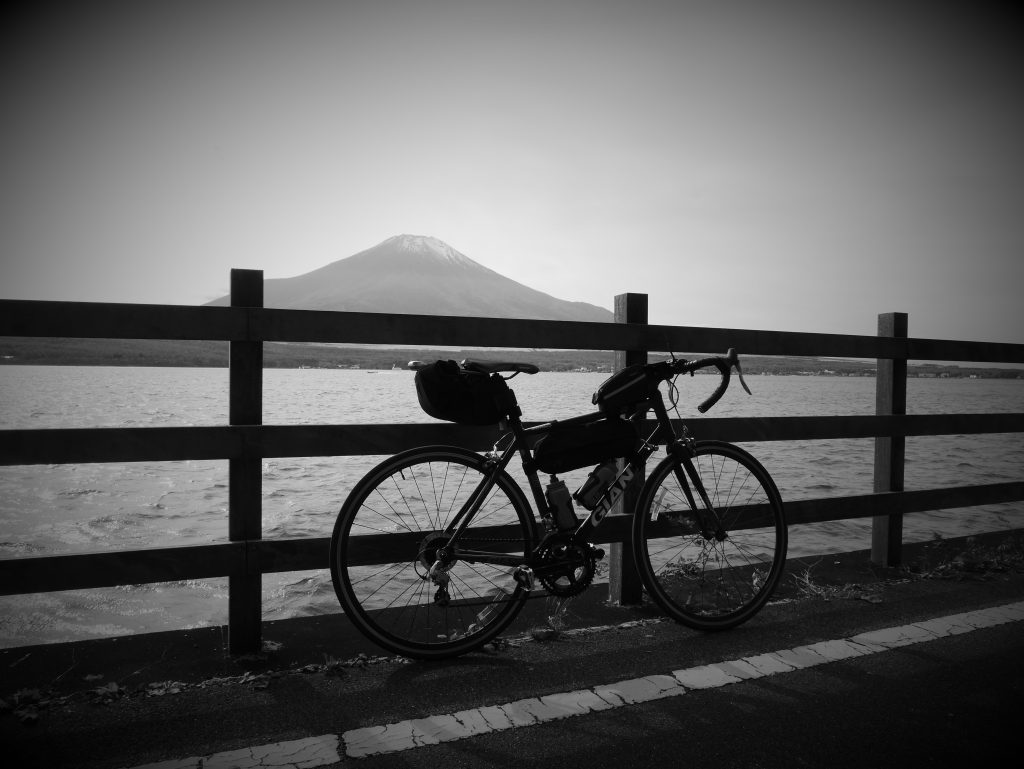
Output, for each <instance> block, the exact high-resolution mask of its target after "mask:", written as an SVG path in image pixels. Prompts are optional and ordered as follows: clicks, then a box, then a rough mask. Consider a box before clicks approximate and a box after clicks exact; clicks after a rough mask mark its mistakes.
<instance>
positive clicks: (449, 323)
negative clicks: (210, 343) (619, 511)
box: [0, 270, 1024, 654]
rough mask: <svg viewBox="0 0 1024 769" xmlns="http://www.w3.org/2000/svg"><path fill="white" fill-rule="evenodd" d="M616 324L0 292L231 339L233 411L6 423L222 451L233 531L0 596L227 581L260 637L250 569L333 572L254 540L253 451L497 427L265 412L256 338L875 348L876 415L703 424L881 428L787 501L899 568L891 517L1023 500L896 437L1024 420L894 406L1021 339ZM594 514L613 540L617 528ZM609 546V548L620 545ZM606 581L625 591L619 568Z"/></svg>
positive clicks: (420, 441) (18, 565) (136, 451)
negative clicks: (931, 470) (917, 381)
mask: <svg viewBox="0 0 1024 769" xmlns="http://www.w3.org/2000/svg"><path fill="white" fill-rule="evenodd" d="M615 309H616V321H617V322H616V323H614V324H608V323H572V322H563V321H540V320H505V319H495V318H472V319H467V318H457V317H434V316H421V315H392V314H376V313H352V312H319V311H304V310H280V309H271V308H265V307H263V273H262V272H261V271H257V270H232V273H231V306H229V307H186V306H167V305H138V304H106V303H78V302H40V301H15V300H0V336H12V337H73V338H110V339H201V340H220V341H225V340H226V341H228V342H230V364H229V365H230V409H229V420H228V421H229V424H228V425H226V426H219V427H153V428H90V429H48V430H3V431H0V464H2V465H28V464H61V463H87V462H131V461H174V460H188V459H227V460H229V515H228V522H227V523H228V534H229V541H228V542H226V543H221V544H213V545H202V546H193V547H168V548H149V549H142V550H132V551H118V552H97V553H85V554H76V555H57V556H47V557H34V558H13V559H4V560H0V594H3V595H13V594H23V593H36V592H45V591H54V590H73V589H85V588H98V587H108V586H114V585H127V584H140V583H151V582H165V581H177V580H187V579H206V578H212V577H223V576H227V577H228V579H229V599H228V626H229V638H230V642H229V645H230V650H231V652H232V653H236V654H237V653H245V652H249V651H253V650H256V649H259V647H260V644H261V622H262V616H261V612H262V604H261V583H262V575H263V574H266V573H273V572H285V571H301V570H312V569H323V568H327V565H328V564H327V551H328V539H327V538H324V537H319V538H301V539H271V540H264V539H263V538H262V513H261V510H262V500H261V496H262V478H261V467H262V459H263V458H264V457H307V456H342V455H367V454H377V455H387V454H392V453H395V452H397V451H400V450H403V449H406V448H411V447H414V446H419V445H424V444H428V443H449V444H458V445H463V446H468V447H471V448H475V449H482V448H489V447H490V445H491V443H492V442H493V439H494V430H493V428H475V427H462V426H458V425H450V424H415V425H395V424H376V425H346V424H341V425H313V426H306V425H302V426H300V425H295V426H291V425H284V426H264V425H262V393H263V357H262V356H263V343H264V342H323V343H350V344H356V343H358V344H389V345H394V346H403V345H426V346H445V347H449V346H455V347H495V348H501V347H508V348H533V347H545V348H555V349H577V350H615V351H617V352H616V365H617V366H621V365H625V364H626V363H631V362H634V361H640V360H645V359H646V351H647V350H665V349H672V350H679V351H683V350H685V351H690V352H698V351H699V352H706V353H715V352H722V351H724V350H726V349H727V348H729V347H735V348H736V349H737V350H738V351H739V352H740V353H741V355H755V354H756V355H790V356H829V357H848V358H869V359H870V358H873V359H877V360H878V369H877V371H878V373H877V389H876V392H877V409H876V415H875V416H824V417H758V418H718V419H715V418H709V419H704V420H702V421H701V423H700V433H701V434H700V437H701V438H718V439H721V440H729V441H790V440H821V439H831V438H875V487H874V493H872V494H863V495H857V496H847V497H839V498H827V499H812V500H800V501H791V502H787V505H786V509H787V514H788V518H789V522H790V524H791V525H800V524H805V523H814V522H820V521H833V520H841V519H849V518H864V517H871V518H873V519H874V524H873V541H872V557H873V558H874V559H875V560H876V561H877V562H879V563H886V564H895V563H898V562H899V557H900V547H901V542H900V532H901V521H902V516H903V515H904V514H906V513H914V512H923V511H928V510H936V509H946V508H957V507H968V506H974V505H987V504H994V503H1001V502H1015V501H1021V500H1024V480H1022V481H1014V482H1007V483H992V484H982V485H972V486H960V487H954V488H942V489H925V490H916V491H904V490H903V451H904V442H905V439H906V437H907V436H920V435H952V434H972V433H1019V432H1024V414H1021V413H1013V414H943V415H921V416H917V415H910V416H908V415H906V413H905V411H906V375H907V360H908V359H909V360H940V361H976V362H990V363H995V362H1002V363H1024V345H1021V344H1003V343H986V342H959V341H944V340H933V339H913V338H907V316H906V315H904V314H902V313H891V314H886V315H882V316H879V331H878V336H848V335H838V334H814V333H790V332H777V331H756V330H738V329H717V328H691V327H679V326H654V325H650V324H648V323H647V297H646V295H642V294H623V295H621V296H619V297H616V304H615ZM612 521H613V518H609V519H608V520H607V521H606V525H605V526H603V527H602V529H601V530H599V531H601V532H602V533H603V541H604V542H612V543H615V542H616V541H621V539H622V537H623V535H624V534H625V533H626V528H625V527H624V526H623V525H621V524H620V525H617V526H616V525H612V526H608V525H607V524H608V523H610V522H612ZM622 551H623V548H621V547H613V548H612V551H611V554H610V558H612V560H613V562H614V561H615V559H618V558H620V557H622V556H623V552H622ZM614 573H617V574H621V575H623V576H622V578H621V580H620V579H617V578H613V580H612V590H613V591H622V595H625V594H626V593H632V592H634V591H635V583H632V586H631V580H630V579H629V575H630V573H631V572H630V570H629V567H628V566H626V567H625V568H618V569H616V571H615V572H614Z"/></svg>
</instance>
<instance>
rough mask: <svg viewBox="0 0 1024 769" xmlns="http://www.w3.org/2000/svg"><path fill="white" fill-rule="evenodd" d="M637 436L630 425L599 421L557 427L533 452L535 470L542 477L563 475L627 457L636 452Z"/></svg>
mask: <svg viewBox="0 0 1024 769" xmlns="http://www.w3.org/2000/svg"><path fill="white" fill-rule="evenodd" d="M639 443H640V436H639V434H638V433H637V430H636V427H635V426H634V425H633V423H632V422H627V421H625V420H623V419H617V418H613V419H602V420H600V421H597V422H589V423H587V424H583V425H565V426H563V427H559V426H556V427H554V428H553V429H552V430H551V432H550V433H548V434H547V435H545V436H544V437H543V438H541V439H540V440H539V441H537V445H536V446H535V448H534V454H533V458H534V461H536V463H537V468H538V469H539V470H540V471H541V472H545V473H565V472H568V471H569V470H577V469H579V468H581V467H588V466H590V465H596V464H598V463H600V462H604V461H605V460H606V459H614V458H617V457H626V456H629V455H630V454H632V453H633V452H634V451H636V450H637V448H638V446H639Z"/></svg>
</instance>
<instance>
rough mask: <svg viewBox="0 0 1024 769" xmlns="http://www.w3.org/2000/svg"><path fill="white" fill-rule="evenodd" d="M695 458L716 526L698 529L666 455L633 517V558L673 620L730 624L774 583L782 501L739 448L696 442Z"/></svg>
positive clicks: (782, 532)
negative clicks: (705, 530)
mask: <svg viewBox="0 0 1024 769" xmlns="http://www.w3.org/2000/svg"><path fill="white" fill-rule="evenodd" d="M692 461H693V464H694V467H695V468H696V472H697V474H698V476H699V477H700V479H701V483H702V484H703V486H704V488H705V490H706V491H707V495H708V499H709V501H710V502H711V504H712V505H713V507H714V513H715V514H717V520H718V521H719V522H720V525H721V531H717V532H715V531H710V532H701V531H699V529H700V526H699V525H698V523H699V521H701V520H703V516H702V514H701V511H694V510H692V509H691V508H690V506H689V503H688V502H687V495H686V494H685V493H684V492H683V489H682V488H681V486H680V481H679V478H680V477H684V478H688V477H689V476H688V475H687V473H686V472H685V470H682V471H681V472H680V471H677V469H676V468H675V466H674V464H673V462H674V460H665V461H663V462H662V463H661V464H659V465H658V467H657V468H656V469H655V470H654V472H653V473H652V474H651V477H650V480H649V481H648V483H647V485H646V486H645V487H644V491H643V493H642V497H641V508H640V509H639V510H638V511H637V517H636V520H635V521H634V540H635V541H634V551H635V554H636V557H637V563H638V565H639V567H640V569H641V573H642V575H643V577H644V582H645V585H646V586H647V588H648V591H649V592H650V593H651V595H652V597H653V598H654V599H655V601H656V602H657V603H658V604H659V605H660V606H661V607H662V608H663V609H665V611H666V612H668V613H669V614H670V615H672V616H673V617H674V618H675V619H677V620H678V621H680V622H683V623H685V624H689V625H691V626H693V627H696V628H699V629H704V630H714V629H724V628H727V627H734V626H735V625H738V624H740V623H741V622H744V621H746V620H747V619H749V618H750V617H751V616H753V615H754V614H755V613H756V612H757V611H758V610H760V608H761V607H762V606H763V605H764V603H765V602H766V601H767V600H768V597H769V596H770V595H771V592H772V590H773V589H774V587H775V585H776V584H777V582H778V579H779V576H780V574H781V571H782V567H783V564H784V562H785V552H786V528H785V521H784V519H783V513H782V504H781V501H780V500H779V498H778V492H777V491H776V490H775V486H774V483H772V481H771V478H770V477H769V476H768V474H767V472H765V471H764V469H763V468H762V467H761V466H760V465H759V464H758V463H757V462H756V460H754V459H753V458H752V457H750V455H749V454H747V453H746V452H745V451H743V450H742V449H739V448H737V447H734V446H730V445H728V444H722V443H716V442H709V443H705V444H698V446H697V451H696V456H695V457H694V458H693V460H692ZM693 498H694V499H695V500H696V501H697V503H698V504H700V497H699V495H697V494H694V496H693ZM713 517H714V516H712V518H713ZM708 520H709V521H710V520H711V519H710V518H709V519H708ZM708 525H710V524H708ZM705 533H706V534H708V538H707V539H705V537H704V536H703V534H705Z"/></svg>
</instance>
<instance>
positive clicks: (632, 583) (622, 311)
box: [608, 294, 647, 604]
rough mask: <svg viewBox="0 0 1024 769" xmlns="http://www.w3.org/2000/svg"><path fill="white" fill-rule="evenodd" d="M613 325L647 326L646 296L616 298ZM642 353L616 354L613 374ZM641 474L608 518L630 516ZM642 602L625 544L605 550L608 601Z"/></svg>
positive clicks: (640, 358) (644, 353)
mask: <svg viewBox="0 0 1024 769" xmlns="http://www.w3.org/2000/svg"><path fill="white" fill-rule="evenodd" d="M615 322H616V323H647V294H619V295H618V296H616V297H615ZM646 362H647V351H646V350H616V351H615V365H614V368H615V370H616V371H619V370H620V369H623V368H625V367H626V366H632V365H633V364H635V363H646ZM643 483H644V476H643V473H637V476H636V477H635V478H634V479H633V481H632V482H631V483H630V484H629V486H628V487H626V490H625V493H623V495H622V497H621V498H620V500H619V502H618V503H617V505H616V506H615V508H614V509H613V510H612V512H611V515H624V514H625V515H632V513H633V509H634V508H635V507H636V502H637V498H638V497H639V496H640V488H641V487H642V486H643ZM642 598H643V584H642V583H641V581H640V574H639V572H637V570H636V561H635V560H634V559H633V551H632V550H631V549H630V547H629V544H628V542H612V543H611V544H610V545H609V548H608V599H609V600H610V601H611V602H612V603H618V604H638V603H640V602H641V600H642Z"/></svg>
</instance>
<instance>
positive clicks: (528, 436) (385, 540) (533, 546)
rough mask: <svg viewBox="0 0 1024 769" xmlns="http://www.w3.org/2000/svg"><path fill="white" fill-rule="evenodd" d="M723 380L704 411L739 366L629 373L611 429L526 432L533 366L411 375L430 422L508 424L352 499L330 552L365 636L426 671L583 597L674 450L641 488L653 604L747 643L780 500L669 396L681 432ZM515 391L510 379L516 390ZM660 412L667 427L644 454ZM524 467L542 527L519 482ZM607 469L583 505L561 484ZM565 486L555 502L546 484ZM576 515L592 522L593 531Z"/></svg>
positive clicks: (608, 399)
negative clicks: (690, 393) (692, 392)
mask: <svg viewBox="0 0 1024 769" xmlns="http://www.w3.org/2000/svg"><path fill="white" fill-rule="evenodd" d="M712 366H713V367H715V368H717V369H718V372H719V374H720V375H721V381H720V383H719V385H718V387H717V389H716V390H715V392H714V393H712V395H711V396H710V397H708V398H707V400H705V401H704V402H703V403H701V404H700V405H699V406H698V411H700V412H701V413H704V412H706V411H707V410H708V409H710V408H711V407H712V406H714V404H715V403H717V402H718V400H719V399H720V398H721V397H722V396H723V395H724V394H725V391H726V389H727V388H728V386H729V381H730V372H731V371H732V369H734V368H735V369H736V371H737V373H738V375H739V379H740V383H741V384H742V386H743V388H744V390H746V392H747V393H748V394H749V393H750V389H749V388H748V387H747V385H746V382H745V381H744V380H743V371H742V368H741V367H740V363H739V358H738V356H737V355H736V353H735V351H734V350H731V349H730V350H729V351H728V353H727V354H726V355H725V356H717V357H711V358H704V359H701V360H695V361H686V360H679V359H676V358H675V356H673V357H672V359H671V360H667V361H660V362H655V363H647V364H639V365H634V366H629V367H626V368H624V369H623V370H621V371H619V372H618V373H616V374H614V375H612V376H611V377H610V378H609V379H607V380H606V381H605V382H604V383H603V384H602V385H601V386H600V387H599V388H598V390H597V392H596V393H594V396H593V399H592V401H593V404H594V405H595V406H597V411H595V412H592V413H588V414H584V415H582V416H577V417H573V418H570V419H566V420H562V421H552V422H546V423H543V424H538V425H533V426H529V427H527V426H525V425H524V424H523V422H522V410H521V409H520V408H519V405H518V402H517V400H516V397H515V393H514V392H513V391H512V389H511V388H510V387H509V386H508V384H507V380H509V379H511V378H512V377H514V376H517V375H518V374H536V373H537V372H538V371H539V369H538V367H537V366H534V365H533V364H529V363H506V362H488V361H471V360H468V361H463V363H462V365H461V366H460V365H458V364H456V363H455V362H454V361H438V362H437V363H433V364H429V365H427V364H421V363H418V362H413V363H411V364H410V367H412V368H416V369H417V373H416V387H417V394H418V396H419V400H420V404H421V406H422V407H423V408H424V410H426V411H427V413H429V414H431V415H432V416H435V417H438V418H441V419H445V420H448V421H453V422H458V423H462V424H498V425H499V427H500V429H501V431H502V434H501V437H500V438H499V439H498V441H497V442H496V443H495V444H494V448H493V449H492V450H491V451H488V452H486V453H484V454H479V453H476V452H473V451H469V450H467V449H463V448H459V447H455V446H424V447H422V448H415V449H411V450H408V451H404V452H402V453H400V454H396V455H395V456H393V457H391V458H389V459H387V460H385V461H383V462H381V463H380V464H378V465H377V466H376V467H375V468H374V469H373V470H371V471H370V472H369V473H367V475H366V476H364V477H363V478H362V479H361V480H360V481H359V482H358V483H357V484H356V486H355V487H354V488H353V490H352V492H351V494H350V495H349V496H348V498H347V499H346V501H345V502H344V504H343V506H342V508H341V511H340V513H339V514H338V518H337V521H336V523H335V526H334V532H333V534H332V537H331V548H330V564H331V576H332V579H333V582H334V588H335V591H336V592H337V595H338V599H339V601H340V603H341V605H342V608H343V609H344V611H345V613H346V614H347V615H348V616H349V618H350V619H351V621H352V623H353V624H354V625H355V626H356V627H358V628H359V629H360V630H361V631H362V632H363V633H364V634H365V635H366V636H367V637H369V638H370V639H372V640H373V641H375V642H376V643H377V644H378V645H380V646H382V647H383V648H385V649H388V650H390V651H392V652H395V653H397V654H400V655H403V656H406V657H411V658H418V659H440V658H445V657H451V656H456V655H460V654H464V653H466V652H469V651H471V650H473V649H476V648H478V647H480V646H482V645H483V644H485V643H487V642H489V641H490V640H492V639H493V638H495V637H496V636H497V635H498V634H499V633H500V632H501V631H502V630H504V629H505V628H506V627H507V626H508V625H509V623H510V622H512V620H513V619H514V618H515V616H516V615H517V614H518V612H519V610H520V609H521V608H522V606H523V604H524V602H525V601H526V600H527V598H529V597H531V595H543V594H544V593H543V592H541V591H539V590H537V584H538V583H539V584H540V586H541V587H543V589H544V590H545V591H546V592H547V593H548V594H551V595H555V596H559V597H568V596H573V595H577V594H579V593H581V592H582V591H583V590H585V589H586V588H587V587H588V586H589V585H590V584H591V582H592V580H593V578H594V575H595V571H596V567H597V562H598V561H599V560H600V559H602V558H603V557H604V551H603V550H602V549H601V548H599V547H597V546H596V545H594V544H592V543H591V541H590V540H591V535H592V534H593V532H594V531H595V529H596V528H597V527H598V526H599V525H600V524H601V523H602V521H604V519H605V518H606V516H608V514H609V512H610V511H611V510H612V509H613V508H614V507H616V505H617V504H618V503H619V501H620V500H621V499H622V498H623V493H624V491H625V490H626V488H627V487H629V486H630V484H639V483H640V480H641V479H642V473H643V472H644V471H645V468H646V465H647V462H648V460H649V459H650V457H651V456H652V455H653V454H654V452H655V451H656V449H657V447H658V445H659V444H664V445H665V446H666V452H667V455H666V456H665V457H664V458H663V459H662V460H660V461H659V462H658V464H657V465H656V466H655V467H654V469H653V471H652V472H651V473H650V475H649V476H648V477H647V478H646V480H645V481H643V485H642V487H640V491H639V496H638V497H637V503H636V506H635V510H634V511H633V517H632V523H631V526H630V537H629V540H630V542H631V548H632V552H633V556H634V560H635V562H636V566H637V570H638V571H639V574H640V578H641V580H642V583H643V586H644V588H645V589H646V591H647V593H648V595H649V596H650V597H651V598H652V599H653V600H654V602H655V603H656V604H657V605H658V606H659V607H660V608H661V609H662V610H663V611H664V612H665V613H666V614H668V615H669V616H670V617H672V618H673V619H675V620H676V621H678V622H680V623H682V624H684V625H687V626H689V627H691V628H695V629H698V630H706V631H714V630H725V629H728V628H733V627H736V626H737V625H739V624H741V623H743V622H746V621H747V620H749V619H750V618H751V617H753V616H754V615H755V614H756V613H757V612H758V611H759V610H760V609H761V608H762V607H763V606H764V604H765V603H766V602H767V601H768V599H769V597H770V596H771V594H772V592H773V590H774V589H775V586H776V585H777V583H778V581H779V578H780V576H781V574H782V570H783V567H784V565H785V559H786V547H787V529H786V521H785V514H784V510H783V504H782V499H781V497H780V495H779V492H778V489H777V488H776V486H775V483H774V482H773V481H772V478H771V476H770V475H769V474H768V472H767V471H766V470H765V469H764V467H762V465H761V464H760V463H759V462H758V461H757V460H756V459H754V457H753V456H751V455H750V454H749V453H748V452H747V451H745V450H744V449H742V448H740V447H738V446H735V445H732V444H729V443H725V442H721V441H696V440H694V439H693V438H692V437H691V436H690V435H689V431H688V430H687V428H686V426H685V425H683V427H682V430H681V431H680V432H679V433H677V432H676V430H675V428H674V426H673V423H672V420H671V418H670V416H669V412H668V408H669V407H668V406H666V403H665V399H664V397H663V395H662V393H661V389H660V385H661V383H662V382H667V383H668V396H669V404H670V405H671V407H672V408H673V410H674V411H675V413H676V415H677V416H678V414H679V408H678V397H679V390H678V388H677V387H676V378H677V377H678V376H680V375H682V374H690V375H691V376H692V375H693V373H694V372H695V371H698V370H700V369H703V368H708V367H712ZM506 375H507V376H506ZM648 411H652V412H653V413H654V416H655V419H656V425H655V427H654V429H653V431H652V432H651V433H650V434H649V435H648V436H647V437H646V438H645V437H642V436H641V434H640V432H639V429H638V425H642V424H644V419H645V417H646V415H647V412H648ZM516 454H518V455H519V457H520V460H521V463H522V467H523V471H524V473H525V476H526V479H527V481H528V484H529V487H530V491H531V495H532V497H533V502H534V506H535V508H536V510H537V512H538V513H539V516H538V515H536V514H535V513H534V507H532V506H531V505H530V502H529V501H528V500H527V496H526V494H524V492H523V490H522V488H521V487H520V485H519V484H518V483H517V482H516V481H515V480H514V479H513V478H512V476H511V475H510V474H509V473H508V471H507V468H508V467H509V465H510V463H511V461H512V459H513V457H514V456H515V455H516ZM591 465H596V467H595V468H594V470H593V471H592V472H591V473H590V475H589V476H588V477H587V480H586V481H585V482H584V483H583V484H582V485H581V486H580V488H579V489H577V490H576V492H574V493H573V494H570V493H569V492H568V488H567V487H566V486H565V483H564V481H563V480H562V479H560V478H558V474H559V473H563V474H564V473H568V472H570V471H572V470H578V469H582V468H587V467H589V466H591ZM541 472H543V473H545V474H547V475H549V476H550V479H549V482H548V483H547V485H546V486H545V487H542V485H541V480H540V477H539V473H541ZM573 501H575V502H576V503H577V504H578V505H579V506H580V507H581V508H582V510H583V511H585V516H584V517H583V518H582V520H581V519H580V518H579V517H578V516H577V513H576V509H575V508H574V506H573Z"/></svg>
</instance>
